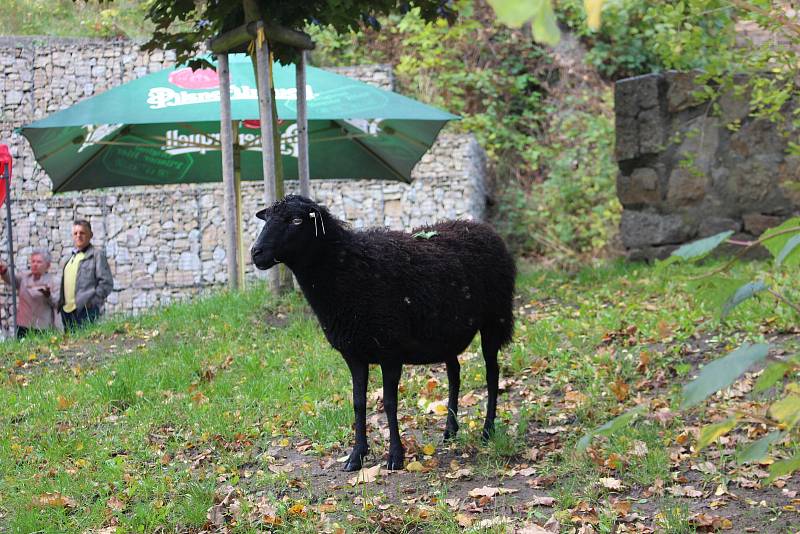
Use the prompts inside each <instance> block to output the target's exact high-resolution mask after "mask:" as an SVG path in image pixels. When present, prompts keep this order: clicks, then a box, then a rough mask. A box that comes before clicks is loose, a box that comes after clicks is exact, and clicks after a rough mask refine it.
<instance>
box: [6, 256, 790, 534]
mask: <svg viewBox="0 0 800 534" xmlns="http://www.w3.org/2000/svg"><path fill="white" fill-rule="evenodd" d="M763 267H764V266H763V265H762V264H759V263H749V264H745V265H741V266H739V267H737V269H738V271H739V274H740V275H742V276H751V275H753V274H754V273H756V272H758V270H759V269H762V268H763ZM698 272H700V269H699V268H696V267H671V268H670V269H668V270H666V271H664V272H659V271H657V270H655V269H653V268H651V267H647V266H642V265H628V264H623V263H611V264H607V265H602V266H598V267H596V268H593V269H586V270H583V271H580V272H579V273H577V274H575V275H569V274H566V273H563V272H555V271H548V270H541V269H537V268H536V267H534V266H525V268H524V269H522V274H521V275H520V278H519V282H518V287H519V290H518V293H519V295H520V301H519V302H520V312H519V314H518V324H517V333H516V336H515V340H514V342H513V344H512V345H511V346H509V347H508V348H506V349H505V351H504V356H503V359H502V369H501V376H502V377H503V378H505V379H509V380H512V381H517V382H518V384H517V385H516V386H515V387H514V388H513V389H514V391H517V392H519V391H525V392H527V393H526V394H527V395H528V396H527V397H525V398H520V397H514V396H513V395H512V396H509V395H503V396H501V399H500V405H499V411H498V412H499V419H500V420H499V421H498V432H497V436H496V437H495V439H494V440H493V442H492V443H491V444H490V445H489V446H488V447H484V446H482V445H481V444H480V442H479V440H478V435H479V432H480V428H481V426H482V423H483V421H482V417H483V410H484V408H483V401H481V402H478V403H476V404H475V405H474V406H471V407H463V408H462V410H461V412H460V415H459V419H460V422H461V428H462V430H461V433H460V434H459V440H458V442H457V444H456V445H455V446H456V447H461V448H464V449H471V450H476V451H478V453H477V455H476V456H475V458H474V463H475V470H476V472H480V473H483V474H485V475H487V476H488V475H490V474H491V473H497V472H498V471H502V470H503V469H506V468H507V466H508V465H509V464H510V463H511V462H512V460H514V459H518V458H519V457H520V455H521V454H523V453H524V451H526V450H527V449H528V448H530V446H531V443H530V442H531V439H532V438H531V436H533V435H534V434H536V432H540V431H541V429H544V428H547V427H557V426H559V425H570V428H571V429H584V430H586V429H589V428H593V427H595V426H597V425H598V424H601V423H603V422H605V421H607V420H608V419H609V418H611V417H612V416H613V415H615V414H617V413H619V412H620V411H621V410H623V409H625V408H626V407H627V406H630V405H631V403H632V399H633V397H634V395H636V394H639V393H643V394H644V393H646V391H645V390H642V391H641V392H639V391H637V388H636V384H637V383H638V382H641V381H642V380H645V381H654V380H656V379H657V377H658V376H659V374H661V375H664V376H668V377H670V378H669V380H668V381H667V385H666V388H665V389H664V390H663V391H659V392H656V395H657V396H658V397H660V398H663V401H664V404H665V405H666V406H673V407H674V405H675V397H674V393H675V391H676V390H677V388H678V387H679V386H680V385H681V384H683V383H684V382H686V381H687V379H688V377H687V376H686V375H687V374H688V373H689V372H690V371H691V369H692V367H691V365H689V364H687V363H686V361H685V360H686V354H687V353H686V348H687V347H689V346H690V345H691V343H693V342H694V341H696V340H697V338H698V337H699V336H700V335H701V334H702V335H704V336H706V337H708V336H710V335H712V334H713V335H716V336H717V337H718V340H719V342H718V343H717V345H718V346H719V347H720V350H722V347H723V346H725V345H735V343H737V342H738V341H739V340H740V339H743V338H747V339H759V338H761V337H763V333H762V332H761V330H760V329H761V327H763V326H764V325H765V324H767V325H769V328H770V329H772V330H777V331H780V330H781V329H786V328H789V327H790V326H792V325H793V324H794V323H793V321H794V320H795V318H793V317H792V316H791V314H790V310H789V309H784V307H783V306H781V305H777V306H776V305H775V303H774V302H773V301H771V300H769V299H767V298H764V299H760V300H759V299H754V300H753V301H752V302H749V303H746V304H743V305H742V306H741V307H740V309H738V310H736V311H735V312H734V314H733V316H732V318H731V320H730V321H729V322H728V323H726V324H724V325H721V324H719V322H718V321H717V320H716V319H713V318H712V313H711V312H710V311H709V310H707V309H705V308H704V306H703V305H702V304H699V303H697V302H695V301H694V299H693V296H692V295H691V294H690V293H688V292H687V291H686V290H685V284H684V283H683V282H682V281H681V280H680V278H681V277H684V276H688V275H692V274H696V273H698ZM787 280H788V278H787ZM789 285H790V287H791V283H789ZM794 290H795V291H796V285H795V286H794ZM475 353H479V345H478V343H477V341H476V342H475V343H474V344H473V346H472V347H471V348H470V349H469V351H468V355H467V357H466V358H465V360H464V363H463V367H462V395H463V394H464V393H465V392H469V391H471V390H475V391H476V393H479V392H482V391H483V387H484V382H483V381H484V374H483V362H482V359H481V358H480V357H479V356H477V355H475V356H472V357H470V356H469V354H475ZM642 354H646V355H647V358H649V364H648V366H647V367H646V369H645V370H644V371H642V370H641V369H640V370H637V367H638V366H639V364H640V363H641V362H642V358H643V356H642ZM686 365H689V367H688V369H683V371H682V372H681V371H680V369H681V366H684V367H685V366H686ZM0 366H2V367H3V370H4V373H3V374H4V380H3V382H2V386H0V427H2V428H3V429H4V431H3V432H2V433H1V434H0V530H3V531H8V532H81V531H86V530H90V529H97V528H100V527H101V526H108V525H112V526H113V525H116V526H117V527H118V528H120V529H121V531H122V532H151V531H153V530H155V529H156V528H158V527H163V528H164V529H165V530H176V529H177V530H193V529H199V528H201V527H202V526H203V525H204V524H206V522H207V513H208V510H209V508H211V507H212V506H214V505H215V504H216V502H218V500H219V497H218V490H219V488H220V487H223V486H225V485H227V484H230V485H232V486H233V487H237V488H238V487H242V488H245V489H248V488H249V489H250V490H252V491H256V490H258V491H261V492H264V493H265V494H266V495H269V496H270V498H271V499H272V500H273V501H274V503H275V505H276V506H277V512H276V513H277V514H278V516H279V517H281V518H282V519H281V521H282V526H281V528H283V529H284V530H286V531H292V530H294V531H297V532H303V531H308V530H307V529H308V528H312V530H313V529H314V528H316V526H314V525H317V523H315V521H317V520H318V519H319V516H318V515H316V514H313V513H306V515H303V514H302V513H300V512H298V511H297V510H298V509H296V508H292V506H293V504H292V503H294V504H298V503H300V504H302V505H303V506H306V505H308V506H311V505H315V506H316V505H318V504H319V503H320V502H321V501H322V499H324V498H326V497H329V496H334V497H335V496H336V494H335V492H334V493H330V494H325V495H322V494H314V492H313V491H311V489H309V488H310V486H307V487H306V488H305V489H304V490H302V491H301V493H300V494H299V495H300V497H298V494H297V492H295V493H294V494H293V495H294V497H293V499H294V500H293V501H289V502H287V501H286V500H285V499H283V496H285V495H287V492H288V491H289V487H290V486H291V485H292V483H293V482H292V479H291V478H290V477H287V476H285V475H281V474H276V473H272V472H270V471H269V470H268V469H266V465H267V463H268V460H267V459H266V456H265V455H266V454H267V452H266V451H268V449H269V448H270V446H273V445H275V444H281V443H285V444H288V443H289V442H297V441H298V440H300V439H306V440H309V442H310V443H309V444H310V447H309V450H308V451H307V454H311V455H317V456H318V457H320V458H324V457H326V456H327V455H337V456H339V455H341V454H343V452H342V451H346V450H347V447H348V446H349V441H350V435H351V431H350V428H351V419H352V409H351V403H350V378H349V374H348V372H347V369H346V366H345V365H344V364H343V362H342V360H341V357H340V356H339V355H338V353H336V352H335V351H334V350H333V349H332V348H330V346H329V345H328V344H327V342H326V341H325V339H324V337H323V336H322V334H321V331H320V329H319V327H318V325H317V323H316V319H315V318H314V317H313V315H311V313H310V311H309V309H308V307H307V306H306V304H305V303H304V301H303V300H302V297H301V296H298V295H289V296H286V297H282V298H279V299H276V298H274V297H272V296H271V295H270V294H269V293H268V292H267V291H266V290H265V288H264V287H263V286H255V287H253V288H252V289H250V290H249V291H247V292H243V293H236V294H230V293H221V294H217V295H211V296H207V297H205V298H202V299H198V300H195V301H193V302H190V303H183V304H176V305H174V306H171V307H169V308H165V309H162V310H157V311H154V312H153V313H151V314H147V315H143V316H140V317H117V318H111V319H109V320H107V321H104V322H102V323H101V324H99V325H97V326H95V327H93V328H90V329H88V330H86V331H85V332H83V333H81V334H80V335H79V336H75V337H73V338H70V339H63V338H61V337H57V336H53V337H48V336H43V337H39V338H35V339H33V340H29V341H25V342H17V341H11V342H7V343H5V344H3V345H2V347H0ZM435 376H437V375H435V374H434V371H433V370H431V369H430V368H417V369H413V370H412V369H410V368H406V370H405V371H404V377H403V380H402V384H403V386H404V387H403V389H402V393H401V399H400V408H401V413H405V414H409V417H408V418H407V419H404V420H403V423H402V424H401V430H402V429H403V428H405V429H406V430H407V431H409V432H414V431H417V430H420V429H421V431H422V432H423V435H424V436H425V437H424V438H420V439H425V440H428V441H431V442H435V443H438V441H437V440H439V439H440V434H439V429H438V428H437V429H434V427H435V425H436V424H438V423H441V421H440V419H443V418H442V417H439V416H433V415H423V414H422V410H420V408H419V407H418V402H419V399H420V397H421V396H424V397H425V398H426V399H429V400H432V399H435V398H446V394H447V384H446V380H440V381H438V382H437V381H433V382H431V380H432V378H433V377H435ZM438 376H441V372H439V375H438ZM615 383H623V384H626V385H628V387H630V393H629V395H627V396H626V398H625V399H623V401H620V400H618V398H617V397H616V395H615V393H614V391H613V388H611V385H612V384H615ZM379 388H380V373H379V372H372V373H371V376H370V387H369V391H374V390H377V389H379ZM570 392H573V393H572V395H573V396H574V395H575V393H574V392H579V394H580V395H579V400H580V401H581V402H577V403H571V402H568V400H569V399H570V395H571V393H570ZM573 398H574V397H573ZM680 425H681V421H680V418H678V419H677V420H676V421H675V422H674V423H673V425H672V426H668V427H666V428H665V427H661V426H657V425H655V424H654V423H653V422H650V421H644V422H642V423H641V424H637V425H632V426H630V427H629V428H627V429H626V430H625V431H624V432H621V433H620V434H618V435H615V436H613V437H612V438H602V440H601V441H600V443H599V444H597V443H596V445H597V448H598V449H602V451H603V454H604V456H603V458H605V459H608V458H610V457H611V455H612V454H613V453H617V454H620V455H622V454H624V453H625V452H626V451H628V450H630V448H631V446H632V444H633V443H634V442H635V441H639V442H642V443H645V444H646V446H647V451H648V452H647V453H646V454H645V455H643V456H637V457H630V456H629V457H628V461H627V462H625V464H624V465H622V466H620V467H618V468H616V469H615V470H614V476H616V477H618V478H619V479H620V480H621V481H622V482H623V484H625V486H627V487H634V486H635V487H647V486H648V485H650V484H652V483H653V482H654V481H655V480H657V479H661V480H669V475H670V473H669V462H668V458H667V457H666V454H667V453H666V452H665V451H666V448H665V444H668V443H669V441H670V440H671V439H672V438H673V436H674V433H675V429H678V428H680ZM373 434H375V432H373ZM580 434H581V433H580V432H574V431H571V432H567V433H563V435H561V436H560V439H561V442H562V444H563V447H562V448H560V450H558V451H555V452H554V453H553V454H550V455H549V456H546V457H545V458H544V459H541V460H540V461H538V462H533V463H532V464H533V465H534V466H535V467H536V468H537V470H539V471H540V472H541V473H543V474H544V473H555V474H556V475H557V476H556V482H555V484H554V486H553V488H552V493H553V495H554V496H556V497H557V502H558V509H559V510H567V509H569V508H571V507H573V506H575V505H576V504H577V503H579V502H580V501H588V502H591V503H596V504H597V505H598V507H599V509H601V508H602V507H603V506H604V504H603V503H605V502H606V501H607V498H608V492H607V491H606V490H605V489H604V488H603V487H602V486H599V485H598V484H597V481H598V480H599V479H600V477H603V476H609V475H608V474H607V472H608V469H607V468H605V467H599V466H598V463H597V462H598V461H602V460H603V458H601V459H598V458H594V459H593V458H590V457H587V456H578V455H575V454H573V453H572V452H571V451H572V445H573V444H574V442H575V440H577V439H578V438H579V437H580ZM284 440H285V441H284ZM380 446H381V445H377V446H376V445H373V447H374V448H376V449H378V448H379V447H380ZM384 447H385V444H384ZM604 473H605V474H604ZM439 487H440V490H439V491H444V492H446V487H447V486H446V485H445V486H441V485H440V486H439ZM303 491H304V492H305V494H304V495H305V496H302V495H303V493H302V492H303ZM215 494H216V495H217V497H216V499H217V501H215ZM366 497H368V496H367V495H365V496H364V498H366ZM59 499H61V500H59ZM243 502H244V501H243ZM303 503H305V504H303ZM346 504H347V505H348V506H350V504H349V503H346ZM251 505H252V503H250V504H247V503H244V505H243V506H245V508H246V507H247V506H251ZM341 506H342V507H341V508H340V509H343V510H346V509H348V508H347V506H344V505H341ZM350 509H351V510H352V511H351V514H352V515H353V516H354V519H353V521H351V522H349V523H348V521H346V520H341V519H340V520H339V523H338V524H340V525H341V526H342V528H345V529H346V530H352V529H356V526H354V525H358V524H361V523H359V521H361V522H362V523H363V524H362V526H364V525H366V524H367V522H368V514H367V512H365V511H364V510H363V507H362V513H361V515H359V513H357V512H358V506H355V505H353V506H351V508H350ZM292 510H294V511H292ZM606 512H607V511H606ZM606 512H602V513H601V514H600V515H601V526H602V525H604V524H606V523H608V522H609V521H611V522H612V523H613V518H612V519H609V518H608V513H606ZM663 515H664V518H663V521H664V522H667V523H669V524H670V525H672V524H674V525H676V526H675V527H674V531H676V532H678V531H683V529H684V527H686V525H687V524H686V514H685V513H684V511H683V510H681V509H680V507H672V508H668V509H665V510H664V513H663ZM241 517H242V519H240V520H239V521H238V522H237V523H236V524H235V525H233V527H232V528H233V531H236V532H250V531H258V530H259V528H261V527H263V526H264V525H263V524H259V523H257V522H256V523H253V522H252V521H249V520H248V519H247V517H248V514H247V513H246V511H243V512H242V514H241ZM426 521H427V522H431V521H433V523H432V524H435V525H437V528H438V529H439V530H442V531H443V532H455V531H457V530H458V529H459V526H458V522H457V520H456V519H455V516H454V515H453V513H452V512H450V511H449V509H448V508H447V507H442V506H433V508H431V510H429V511H428V512H426V517H422V518H421V517H419V515H417V516H413V514H411V515H408V514H405V515H402V517H401V522H402V524H403V525H405V526H403V527H402V528H401V529H400V531H414V530H415V529H419V528H421V527H420V526H419V525H420V524H422V523H424V522H426ZM425 524H428V523H425ZM492 528H495V527H492ZM497 528H499V527H497ZM603 528H605V527H603ZM687 528H688V527H687ZM601 530H602V529H601Z"/></svg>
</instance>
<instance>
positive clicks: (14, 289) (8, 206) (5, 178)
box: [3, 166, 18, 336]
mask: <svg viewBox="0 0 800 534" xmlns="http://www.w3.org/2000/svg"><path fill="white" fill-rule="evenodd" d="M3 181H4V182H5V187H6V231H7V232H8V234H7V235H8V270H9V275H10V280H11V321H12V322H11V324H12V326H13V335H15V336H16V335H17V326H18V325H17V275H16V273H15V272H14V238H13V236H12V234H11V175H10V174H9V172H8V166H6V168H5V172H3Z"/></svg>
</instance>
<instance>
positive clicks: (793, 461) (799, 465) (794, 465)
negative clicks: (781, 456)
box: [766, 452, 800, 484]
mask: <svg viewBox="0 0 800 534" xmlns="http://www.w3.org/2000/svg"><path fill="white" fill-rule="evenodd" d="M798 469H800V452H798V453H797V454H795V455H794V456H792V457H791V458H789V459H788V460H781V461H779V462H775V463H774V464H772V465H771V466H769V478H767V480H766V483H767V484H771V483H772V481H773V480H775V479H776V478H778V477H782V476H783V475H788V474H791V473H794V472H795V471H797V470H798Z"/></svg>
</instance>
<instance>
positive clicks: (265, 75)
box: [255, 39, 280, 295]
mask: <svg viewBox="0 0 800 534" xmlns="http://www.w3.org/2000/svg"><path fill="white" fill-rule="evenodd" d="M255 48H256V57H255V63H256V85H257V86H258V120H259V122H260V123H261V168H262V171H263V174H264V203H265V204H266V205H267V206H270V205H272V204H273V203H274V202H275V201H276V200H277V199H278V198H277V191H276V178H275V159H276V158H279V157H280V153H276V151H275V145H274V143H273V141H272V139H273V135H274V133H275V132H274V130H275V124H274V123H273V121H272V93H271V92H270V83H271V80H270V68H269V67H270V65H269V43H268V42H267V40H266V39H264V40H263V41H262V42H261V43H260V44H259V43H258V40H256V47H255ZM267 280H268V283H269V288H270V291H272V293H273V294H275V295H277V294H278V293H280V266H276V267H275V268H273V269H270V270H269V271H267Z"/></svg>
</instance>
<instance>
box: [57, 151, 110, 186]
mask: <svg viewBox="0 0 800 534" xmlns="http://www.w3.org/2000/svg"><path fill="white" fill-rule="evenodd" d="M102 151H103V150H102V149H98V151H97V152H95V153H94V155H93V156H92V157H91V158H89V159H87V160H86V161H84V162H83V163H82V164H81V166H80V167H78V168H77V169H75V172H73V173H72V174H71V175H70V177H69V178H67V179H66V180H64V181H63V182H62V183H61V185H60V186H59V187H58V189H54V190H53V192H54V193H60V192H61V191H63V190H64V187H66V186H67V185H69V184H70V183H71V182H72V181H73V180H74V179H75V178H76V177H77V176H78V174H79V173H81V172H82V171H83V169H85V168H86V167H87V166H88V165H89V164H90V163H93V162H94V160H96V159H97V158H98V157H99V156H100V153H101V152H102Z"/></svg>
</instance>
